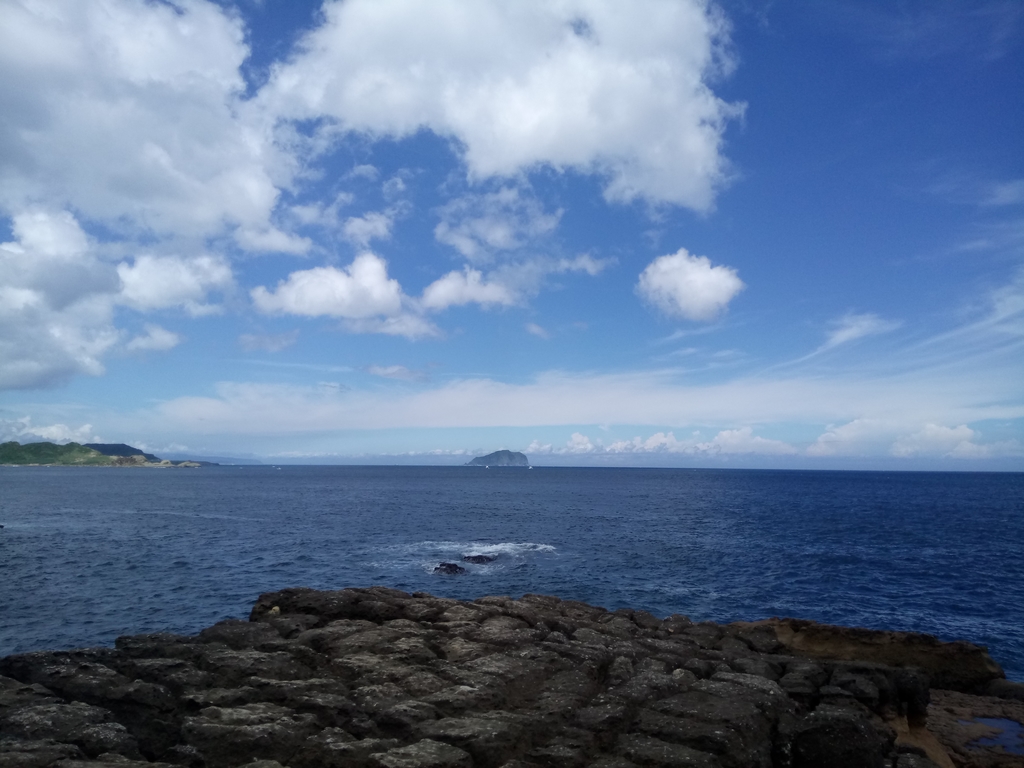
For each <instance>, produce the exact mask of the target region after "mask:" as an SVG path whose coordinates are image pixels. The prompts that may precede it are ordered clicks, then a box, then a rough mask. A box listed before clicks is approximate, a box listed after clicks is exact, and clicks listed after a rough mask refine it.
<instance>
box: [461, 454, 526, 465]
mask: <svg viewBox="0 0 1024 768" xmlns="http://www.w3.org/2000/svg"><path fill="white" fill-rule="evenodd" d="M466 466H467V467H528V466H530V460H529V459H528V458H526V454H525V453H519V452H518V451H495V452H494V453H488V454H487V455H486V456H477V457H476V458H475V459H473V460H472V461H469V462H466Z"/></svg>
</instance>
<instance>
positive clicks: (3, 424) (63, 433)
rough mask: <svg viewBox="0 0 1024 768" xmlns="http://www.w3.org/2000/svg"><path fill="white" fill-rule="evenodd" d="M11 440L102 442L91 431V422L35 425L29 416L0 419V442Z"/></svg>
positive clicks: (31, 441) (23, 441) (27, 441)
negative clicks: (77, 424)
mask: <svg viewBox="0 0 1024 768" xmlns="http://www.w3.org/2000/svg"><path fill="white" fill-rule="evenodd" d="M9 440H13V441H15V442H19V443H38V442H42V441H47V442H53V443H70V442H76V443H102V442H103V440H102V438H100V437H97V436H96V434H95V433H94V432H93V431H92V424H83V425H82V426H80V427H78V428H74V427H69V426H68V425H67V424H47V425H42V426H36V425H34V424H32V418H31V417H30V416H23V417H22V418H20V419H13V420H0V442H7V441H9Z"/></svg>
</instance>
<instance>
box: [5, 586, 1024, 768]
mask: <svg viewBox="0 0 1024 768" xmlns="http://www.w3.org/2000/svg"><path fill="white" fill-rule="evenodd" d="M1022 722H1024V686H1022V685H1019V684H1016V683H1012V682H1009V681H1006V680H1005V679H1004V676H1003V674H1002V670H1001V669H1000V668H999V666H998V665H997V664H996V663H995V662H994V661H993V660H992V659H991V658H990V657H989V656H988V654H987V653H986V652H985V651H984V649H982V648H979V647H977V646H973V645H970V644H969V643H963V642H958V643H942V642H939V641H938V640H936V639H935V638H932V637H929V636H927V635H919V634H911V633H897V632H871V631H868V630H856V629H849V628H843V627H830V626H826V625H820V624H814V623H812V622H803V621H796V620H770V621H765V622H757V623H737V624H729V625H717V624H711V623H694V622H691V621H690V620H689V619H687V618H686V617H684V616H678V615H675V616H670V617H668V618H667V619H658V618H656V617H655V616H652V615H651V614H649V613H646V612H644V611H633V610H625V609H623V610H617V611H613V612H609V611H607V610H605V609H603V608H598V607H594V606H590V605H586V604H584V603H581V602H576V601H572V600H559V599H558V598H555V597H547V596H540V595H527V596H525V597H523V598H521V599H511V598H508V597H485V598H480V599H478V600H474V601H471V602H463V601H457V600H451V599H445V598H438V597H433V596H431V595H428V594H426V593H416V594H413V595H410V594H407V593H404V592H400V591H397V590H393V589H387V588H384V587H372V588H369V589H346V590H341V591H337V592H318V591H313V590H308V589H286V590H283V591H280V592H275V593H270V594H266V595H262V596H261V597H260V598H259V601H258V602H257V603H256V605H255V607H254V608H253V611H252V614H251V616H250V619H249V621H241V620H231V621H224V622H221V623H219V624H216V625H214V626H212V627H210V628H208V629H205V630H203V631H202V632H200V633H199V634H198V635H196V636H194V637H186V636H179V635H170V634H151V635H137V636H129V637H122V638H119V639H118V641H117V643H116V647H115V648H90V649H82V650H75V651H61V652H37V653H27V654H19V655H14V656H8V657H6V658H3V659H0V768H51V767H53V768H87V767H89V768H101V766H102V767H106V768H141V766H149V767H150V768H152V766H154V765H157V766H162V767H163V768H170V767H171V766H188V767H189V768H235V767H236V766H243V765H246V766H251V767H252V768H280V767H281V766H287V767H288V768H342V767H346V768H347V767H348V766H356V767H364V766H365V767H366V768H471V767H472V766H479V767H480V768H499V767H500V766H504V768H529V767H530V766H551V767H553V768H560V767H562V766H565V767H566V768H570V767H572V768H575V767H576V766H600V768H630V767H631V766H673V767H674V766H680V767H682V766H694V767H700V768H770V767H772V768H784V767H789V768H825V767H834V768H862V767H863V768H880V767H881V766H885V767H886V768H935V766H939V767H940V768H952V767H953V766H956V767H958V768H963V767H967V766H969V767H970V768H986V767H988V766H1021V765H1024V756H1022V755H1021V754H1019V753H1017V754H1015V752H1017V748H1016V746H1015V745H1014V743H1013V742H1012V738H1013V735H1012V733H1010V731H1012V724H1014V723H1015V724H1017V725H1018V726H1019V724H1020V723H1022ZM1000 731H1003V732H1002V733H1000ZM1000 741H1002V745H999V744H998V743H997V742H1000ZM990 742H991V743H990Z"/></svg>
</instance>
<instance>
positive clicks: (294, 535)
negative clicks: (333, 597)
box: [0, 466, 1024, 681]
mask: <svg viewBox="0 0 1024 768" xmlns="http://www.w3.org/2000/svg"><path fill="white" fill-rule="evenodd" d="M0 524H2V525H4V526H5V527H4V528H3V529H2V530H0V605H2V606H3V612H2V614H0V655H6V654H10V653H15V652H22V651H29V650H38V649H45V648H51V649H57V648H72V647H81V646H89V645H109V644H111V643H112V642H113V640H114V639H115V638H116V637H117V636H119V635H123V634H136V633H141V632H154V631H171V632H182V633H190V632H195V631H197V630H199V629H201V628H202V627H205V626H208V625H210V624H212V623H213V622H215V621H218V620H220V619H223V618H226V617H230V616H235V617H245V616H247V615H248V611H249V609H250V607H251V605H252V603H253V602H254V600H255V599H256V597H257V595H259V594H260V593H261V592H265V591H271V590H276V589H281V588H283V587H288V586H309V587H315V588H323V589H335V588H341V587H347V586H370V585H373V584H384V585H387V586H391V587H396V588H399V589H404V590H407V591H415V590H425V591H429V592H432V593H434V594H438V595H445V596H450V597H457V598H464V599H472V598H475V597H480V596H483V595H492V594H505V595H513V596H519V595H522V594H525V593H528V592H533V593H546V594H555V595H559V596H561V597H564V598H575V599H578V600H584V601H587V602H590V603H594V604H598V605H604V606H606V607H608V608H610V609H614V608H618V607H622V606H629V607H634V608H644V609H647V610H649V611H651V612H652V613H654V614H656V615H660V616H665V615H668V614H671V613H683V614H686V615H688V616H690V617H691V618H693V619H695V620H704V619H710V620H714V621H733V620H738V619H745V620H754V619H759V618H764V617H768V616H797V617H802V618H808V619H815V620H817V621H824V622H831V623H837V624H846V625H857V626H865V627H873V628H879V629H899V630H914V631H920V632H928V633H931V634H935V635H938V636H939V637H941V638H943V639H947V640H952V639H966V640H970V641H972V642H975V643H979V644H982V645H985V646H988V647H989V649H990V651H991V653H992V655H993V656H994V657H995V658H996V660H997V661H999V662H1000V663H1001V664H1002V665H1003V667H1004V668H1005V669H1006V672H1007V676H1008V677H1010V678H1011V679H1015V680H1022V681H1024V535H1022V531H1024V474H1018V473H1010V474H995V473H993V474H987V473H909V472H820V471H819V472H796V471H754V470H686V469H578V468H535V469H533V470H523V469H490V470H485V469H482V468H469V467H283V468H281V469H276V468H274V467H269V466H264V467H237V466H235V467H205V468H202V469H199V470H146V469H110V468H85V467H82V468H79V467H66V468H65V467H48V468H47V467H0ZM473 554H483V555H488V556H491V557H493V558H494V559H493V561H491V562H489V563H484V564H472V563H462V565H464V566H465V568H466V569H467V573H466V574H464V575H461V576H441V575H435V574H434V573H433V568H434V567H435V566H436V565H437V564H438V563H439V562H443V561H451V562H460V559H461V558H462V557H463V556H464V555H473Z"/></svg>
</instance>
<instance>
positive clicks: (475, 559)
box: [462, 555, 496, 565]
mask: <svg viewBox="0 0 1024 768" xmlns="http://www.w3.org/2000/svg"><path fill="white" fill-rule="evenodd" d="M495 560H496V558H494V557H491V556H490V555H463V556H462V562H464V563H473V564H474V565H486V564H487V563H493V562H494V561H495Z"/></svg>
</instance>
